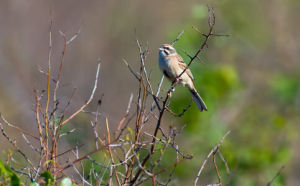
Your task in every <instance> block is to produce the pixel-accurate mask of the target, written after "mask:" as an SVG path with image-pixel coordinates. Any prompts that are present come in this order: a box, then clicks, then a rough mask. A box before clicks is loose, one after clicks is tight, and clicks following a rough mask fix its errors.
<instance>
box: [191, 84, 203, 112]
mask: <svg viewBox="0 0 300 186" xmlns="http://www.w3.org/2000/svg"><path fill="white" fill-rule="evenodd" d="M189 90H190V93H191V94H192V98H193V100H194V101H195V102H196V104H197V107H198V109H199V110H200V111H201V112H202V111H203V110H205V111H207V107H206V105H205V103H204V101H203V100H202V98H201V97H200V95H199V94H198V92H197V91H196V89H189Z"/></svg>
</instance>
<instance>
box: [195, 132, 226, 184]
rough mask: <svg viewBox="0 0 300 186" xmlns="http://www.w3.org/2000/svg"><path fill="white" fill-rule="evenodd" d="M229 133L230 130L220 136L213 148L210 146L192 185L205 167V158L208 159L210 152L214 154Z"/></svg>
mask: <svg viewBox="0 0 300 186" xmlns="http://www.w3.org/2000/svg"><path fill="white" fill-rule="evenodd" d="M229 133H230V130H229V131H227V132H226V134H225V135H224V136H223V137H222V139H221V140H220V142H219V143H218V144H217V145H216V146H215V147H214V148H212V149H211V151H210V152H209V154H208V155H207V156H206V158H205V160H204V161H203V163H202V165H201V167H200V169H199V171H198V174H197V176H196V178H195V180H194V186H196V185H197V182H198V179H199V177H200V175H201V173H202V171H203V169H204V167H205V164H206V162H207V160H208V159H209V157H210V156H211V155H212V154H214V153H215V152H217V151H218V150H219V147H220V146H221V145H222V143H223V142H224V140H225V138H226V137H227V135H228V134H229Z"/></svg>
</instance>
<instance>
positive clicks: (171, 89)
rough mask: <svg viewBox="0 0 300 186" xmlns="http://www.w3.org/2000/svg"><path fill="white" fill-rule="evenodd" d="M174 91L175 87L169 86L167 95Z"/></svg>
mask: <svg viewBox="0 0 300 186" xmlns="http://www.w3.org/2000/svg"><path fill="white" fill-rule="evenodd" d="M174 91H175V87H173V86H171V88H170V89H169V91H168V94H169V97H171V96H172V93H173V92H174Z"/></svg>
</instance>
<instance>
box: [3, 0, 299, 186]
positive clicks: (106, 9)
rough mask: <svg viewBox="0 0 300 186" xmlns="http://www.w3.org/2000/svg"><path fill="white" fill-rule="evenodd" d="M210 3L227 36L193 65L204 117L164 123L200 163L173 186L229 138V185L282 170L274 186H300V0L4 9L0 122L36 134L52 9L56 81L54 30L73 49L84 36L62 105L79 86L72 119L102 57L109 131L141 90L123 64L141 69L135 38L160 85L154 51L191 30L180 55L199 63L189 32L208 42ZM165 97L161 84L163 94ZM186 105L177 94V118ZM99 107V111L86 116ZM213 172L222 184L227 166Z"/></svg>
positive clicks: (186, 177) (261, 180)
mask: <svg viewBox="0 0 300 186" xmlns="http://www.w3.org/2000/svg"><path fill="white" fill-rule="evenodd" d="M207 4H209V5H213V6H214V7H215V12H216V27H215V32H216V33H221V34H230V37H214V38H212V39H211V40H210V41H209V47H208V48H207V49H205V50H204V52H203V53H202V54H201V56H200V57H201V59H202V62H201V63H200V62H198V61H195V63H193V64H192V66H191V70H192V72H193V74H194V77H195V85H196V87H197V89H198V91H199V93H200V95H201V96H202V98H203V99H204V100H205V102H206V104H207V106H208V112H203V113H200V112H198V110H197V108H196V105H195V104H194V103H193V104H192V107H191V108H190V109H189V110H188V111H187V112H186V113H185V115H184V116H183V117H182V118H180V119H178V118H174V117H172V116H167V118H166V119H168V120H165V122H164V125H165V127H167V126H168V125H174V124H175V125H177V126H178V127H180V126H181V125H183V124H187V127H186V128H185V129H184V131H183V133H182V134H181V136H180V137H179V138H178V139H177V141H178V143H179V145H180V146H182V150H183V151H184V152H186V153H190V154H193V155H194V158H193V160H191V161H186V162H184V163H182V164H181V165H180V166H179V167H178V169H177V171H176V176H177V181H176V182H175V184H176V185H180V184H182V183H189V184H191V183H192V181H193V179H194V178H195V176H196V174H197V171H198V169H199V167H200V165H201V164H202V161H203V160H204V159H205V156H206V155H207V154H208V152H209V151H210V149H211V148H212V147H213V146H214V145H216V144H217V143H218V141H219V140H220V139H221V137H222V136H223V135H224V134H225V133H226V131H228V130H231V134H230V135H229V136H228V137H227V138H226V140H225V142H224V144H223V145H222V147H221V152H222V153H223V155H224V157H225V158H226V159H227V160H228V164H229V167H230V169H231V171H232V174H231V182H230V185H245V186H247V185H249V186H250V185H265V184H266V183H267V182H268V181H270V180H271V179H272V177H273V176H275V174H276V173H277V171H278V170H279V169H280V167H281V166H282V165H285V166H286V167H285V169H284V171H283V173H282V174H281V175H280V177H279V178H278V179H277V180H276V182H275V183H276V185H297V183H299V182H300V180H299V179H300V178H299V175H298V171H299V169H300V156H299V153H300V150H299V145H300V141H299V137H298V135H299V126H300V125H299V121H300V73H299V70H300V52H299V51H300V45H299V43H300V37H299V33H300V25H299V24H298V22H299V20H298V19H299V17H300V12H299V9H300V1H298V0H285V1H283V0H273V1H267V0H265V1H260V0H243V1H239V0H220V1H196V0H191V1H158V0H154V1H138V0H135V1H116V0H112V1H99V0H91V1H79V0H75V1H74V0H65V1H58V0H54V1H49V2H45V1H36V0H28V1H18V0H10V1H1V2H0V25H2V26H1V29H0V112H1V113H2V114H3V115H5V116H6V118H7V119H8V120H9V121H12V122H14V123H17V124H18V125H19V126H22V127H23V128H25V129H27V130H32V129H33V128H34V129H35V126H34V112H33V108H34V104H33V103H34V97H33V91H32V90H33V88H37V89H40V90H42V89H45V88H46V87H45V86H44V85H45V81H46V77H45V76H44V75H42V74H40V73H39V72H38V65H39V66H41V67H42V68H44V69H46V67H47V59H48V32H49V10H50V9H52V14H53V16H54V25H53V46H54V48H53V55H52V61H53V65H54V71H57V68H58V64H59V62H60V61H59V59H60V55H61V51H62V49H63V39H62V37H61V36H60V34H59V30H61V31H63V32H65V33H66V35H67V37H68V38H70V37H72V35H74V34H75V33H76V32H77V31H78V30H79V29H80V30H81V33H80V35H79V37H78V38H77V39H76V40H75V41H74V42H73V43H72V44H71V46H70V47H69V48H68V50H67V54H66V59H65V66H64V74H63V88H62V89H61V90H60V92H59V94H60V95H61V96H62V98H63V99H65V100H67V98H68V97H69V96H70V95H71V93H72V89H73V87H77V91H76V93H75V96H74V98H73V100H74V101H73V103H72V104H71V108H73V109H75V108H77V107H76V106H78V105H81V104H82V103H84V101H85V100H86V99H87V98H88V96H89V93H90V90H91V86H92V84H93V79H94V72H95V66H96V61H97V58H98V57H100V58H101V60H102V66H101V73H100V84H99V87H100V89H99V90H98V92H97V96H98V98H100V97H101V95H102V94H104V98H103V103H102V107H101V110H102V111H101V112H102V114H103V116H105V117H108V118H109V120H110V122H111V124H112V125H114V124H117V123H118V122H119V120H120V118H121V117H122V116H123V114H124V112H125V110H126V107H127V102H128V98H129V96H130V94H131V93H132V92H133V93H136V80H135V79H134V77H133V76H132V75H131V74H130V73H129V72H128V70H127V68H126V66H125V65H124V64H123V62H122V59H123V58H124V59H126V60H127V61H129V63H130V64H131V66H133V68H135V69H136V70H137V69H138V67H137V65H138V63H139V56H138V50H137V46H136V43H135V32H136V35H137V36H138V37H139V40H140V41H141V42H142V43H146V42H147V41H148V42H149V47H150V54H149V56H148V59H147V64H146V66H147V68H148V69H149V70H150V69H151V72H152V80H151V81H152V83H153V85H156V84H157V83H158V82H159V79H160V77H161V73H160V71H159V69H158V65H157V58H158V47H159V46H160V45H161V44H163V43H167V42H171V41H173V40H174V39H175V38H176V36H177V34H178V33H179V32H180V31H181V30H185V32H184V34H183V35H182V37H181V38H180V40H179V41H178V42H177V43H176V44H175V47H176V48H177V51H178V52H179V53H180V54H181V55H182V57H183V58H184V59H185V60H186V61H188V58H187V57H186V56H185V54H184V52H182V50H185V51H187V52H188V53H189V54H193V53H194V52H195V51H196V50H197V48H198V47H199V46H200V44H201V41H202V39H203V38H202V37H201V36H200V35H199V33H197V32H195V31H194V30H193V29H192V26H195V27H197V28H198V29H199V30H201V31H207V8H206V5H207ZM297 20H298V21H297ZM168 87H169V83H167V82H165V83H164V86H163V89H165V90H166V89H168ZM190 100H191V98H190V95H189V93H188V92H187V91H186V90H185V89H184V88H182V87H177V88H176V92H175V93H174V94H173V96H172V98H171V108H172V109H173V110H174V111H175V112H176V113H180V112H181V111H182V110H183V109H184V108H185V107H186V106H187V105H188V104H189V103H190ZM95 108H96V103H93V104H92V105H91V106H90V107H89V109H90V110H94V109H95ZM71 111H72V109H71ZM71 111H70V112H71ZM167 121H168V122H167ZM86 122H88V121H86ZM74 123H75V125H76V127H77V128H78V129H79V132H81V133H82V134H84V136H88V134H87V133H90V134H92V131H88V132H86V131H85V130H84V129H85V128H86V123H84V122H83V121H82V118H78V120H77V121H74ZM8 132H10V133H11V134H13V131H10V130H9V131H8ZM17 139H18V138H17ZM75 140H77V142H78V141H81V140H84V139H75ZM20 143H21V142H20ZM0 145H1V148H0V149H2V150H3V151H7V149H8V148H12V147H11V146H9V145H8V143H6V142H5V141H4V138H3V136H0ZM62 146H68V143H67V142H65V144H63V145H62ZM87 148H89V149H93V148H94V147H93V146H92V145H90V146H89V147H87ZM25 151H26V149H25ZM2 156H4V154H3V153H2ZM218 163H219V165H220V169H221V176H222V179H224V180H225V181H226V180H227V179H228V177H227V176H226V173H225V167H224V166H223V165H222V163H220V162H218ZM215 182H217V178H216V174H215V170H214V167H213V164H212V161H209V162H208V165H207V167H206V169H205V171H204V174H203V175H202V176H201V179H200V183H202V184H208V183H215Z"/></svg>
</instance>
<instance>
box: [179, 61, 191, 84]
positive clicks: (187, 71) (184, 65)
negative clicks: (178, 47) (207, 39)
mask: <svg viewBox="0 0 300 186" xmlns="http://www.w3.org/2000/svg"><path fill="white" fill-rule="evenodd" d="M177 60H178V61H179V63H178V65H179V67H180V68H181V69H182V70H184V69H185V68H186V64H185V63H184V61H183V59H182V57H181V56H179V55H178V56H177ZM185 72H186V73H187V75H188V76H189V77H190V78H191V79H192V80H193V81H194V77H193V74H192V72H191V70H190V69H189V68H187V69H186V71H185Z"/></svg>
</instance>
